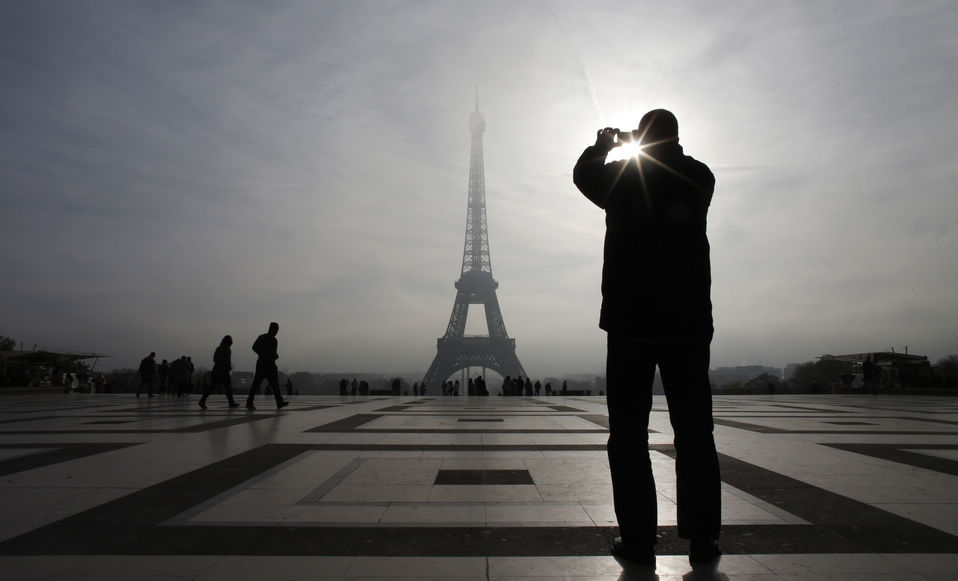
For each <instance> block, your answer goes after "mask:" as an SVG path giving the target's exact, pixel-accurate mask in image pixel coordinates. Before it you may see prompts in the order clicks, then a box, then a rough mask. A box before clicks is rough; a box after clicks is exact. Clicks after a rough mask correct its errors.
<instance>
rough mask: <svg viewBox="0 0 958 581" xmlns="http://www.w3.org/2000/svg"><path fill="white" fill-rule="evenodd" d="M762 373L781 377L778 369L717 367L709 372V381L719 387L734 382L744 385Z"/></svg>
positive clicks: (752, 366)
mask: <svg viewBox="0 0 958 581" xmlns="http://www.w3.org/2000/svg"><path fill="white" fill-rule="evenodd" d="M763 373H767V374H768V375H773V376H775V377H782V370H781V369H780V368H778V367H765V366H764V365H737V366H735V367H719V368H717V369H710V370H709V381H711V382H712V384H713V385H717V386H719V387H721V386H723V385H725V384H727V383H733V382H736V381H739V382H742V383H745V382H747V381H748V380H750V379H752V378H755V377H758V376H759V375H762V374H763Z"/></svg>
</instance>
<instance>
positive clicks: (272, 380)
mask: <svg viewBox="0 0 958 581" xmlns="http://www.w3.org/2000/svg"><path fill="white" fill-rule="evenodd" d="M277 333H279V323H270V324H269V331H267V332H266V333H263V334H262V335H260V336H259V337H257V338H256V341H253V352H254V353H256V372H255V373H254V374H253V383H252V385H250V388H249V395H248V396H246V409H248V410H255V409H256V406H254V405H253V398H254V397H255V396H256V390H257V389H259V384H260V383H262V382H263V380H264V379H265V380H266V384H267V385H268V386H269V387H270V389H271V390H272V392H273V397H275V398H276V409H282V408H284V407H286V406H288V405H289V402H288V401H285V400H283V396H282V394H280V391H279V370H278V369H277V368H276V360H277V359H279V353H278V352H277V351H278V349H279V341H277V340H276V334H277Z"/></svg>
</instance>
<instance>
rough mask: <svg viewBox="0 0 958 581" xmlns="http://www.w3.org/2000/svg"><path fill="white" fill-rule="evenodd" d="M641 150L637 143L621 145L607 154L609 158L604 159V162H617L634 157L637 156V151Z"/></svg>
mask: <svg viewBox="0 0 958 581" xmlns="http://www.w3.org/2000/svg"><path fill="white" fill-rule="evenodd" d="M641 149H642V148H641V147H639V145H638V144H637V143H634V142H633V143H623V144H622V145H620V146H619V147H616V148H615V149H613V150H612V151H610V152H609V156H608V157H607V158H606V161H619V160H620V159H628V158H630V157H636V156H637V155H639V151H640V150H641Z"/></svg>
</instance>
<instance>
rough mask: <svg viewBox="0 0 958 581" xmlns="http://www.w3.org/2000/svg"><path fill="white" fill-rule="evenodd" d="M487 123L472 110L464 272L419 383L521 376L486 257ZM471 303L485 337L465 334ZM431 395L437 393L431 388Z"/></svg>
mask: <svg viewBox="0 0 958 581" xmlns="http://www.w3.org/2000/svg"><path fill="white" fill-rule="evenodd" d="M485 130H486V121H485V119H484V118H483V116H482V113H480V112H479V98H478V96H477V97H476V110H475V111H473V113H472V116H471V117H470V118H469V132H470V133H471V134H472V148H471V154H470V163H469V203H468V206H467V209H466V243H465V246H464V247H463V252H462V271H461V273H460V276H459V280H457V281H456V302H455V303H454V304H453V305H452V315H451V316H450V317H449V326H447V327H446V334H445V335H443V336H442V337H440V338H439V339H438V340H437V341H436V343H437V353H436V358H435V359H433V361H432V365H430V366H429V371H427V372H426V376H425V378H424V379H423V385H425V386H429V387H430V388H431V389H436V388H438V387H439V386H440V385H441V384H442V383H443V382H444V381H446V379H447V378H448V377H449V376H451V375H452V374H454V373H456V372H457V371H460V370H462V369H465V368H467V367H483V368H487V369H491V370H493V371H495V372H497V373H499V374H500V375H502V376H503V377H505V376H511V377H516V376H518V375H521V376H525V375H526V373H525V370H524V369H523V368H522V364H521V363H519V358H518V357H517V356H516V340H515V339H511V338H510V337H509V335H508V334H507V333H506V325H505V323H503V321H502V312H501V311H500V310H499V299H498V298H496V289H497V288H498V287H499V283H498V282H496V281H495V280H494V279H493V278H492V263H491V261H490V259H489V232H488V230H487V228H486V179H485V175H484V169H483V157H482V134H483V132H484V131H485ZM469 305H483V306H484V307H485V311H486V326H487V327H488V330H489V334H488V335H487V336H478V337H473V336H466V334H465V331H466V317H467V316H468V314H469ZM434 393H435V392H434Z"/></svg>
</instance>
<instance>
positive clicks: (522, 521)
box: [486, 502, 592, 526]
mask: <svg viewBox="0 0 958 581" xmlns="http://www.w3.org/2000/svg"><path fill="white" fill-rule="evenodd" d="M486 519H487V521H488V522H489V524H490V525H491V526H496V525H505V524H509V525H513V526H537V525H550V526H589V525H591V524H592V518H591V517H590V516H589V513H587V512H586V511H585V509H584V508H582V506H581V505H579V504H578V503H559V502H547V503H539V504H531V505H530V504H519V503H509V504H488V505H486Z"/></svg>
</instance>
